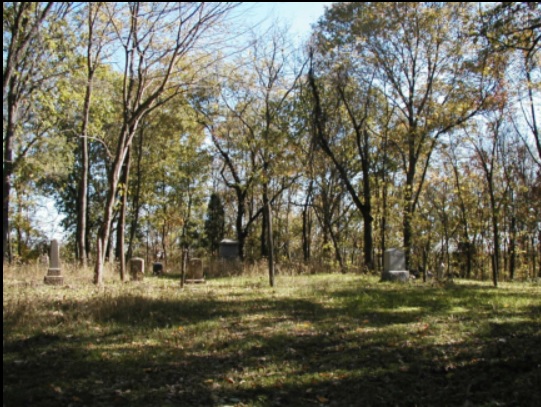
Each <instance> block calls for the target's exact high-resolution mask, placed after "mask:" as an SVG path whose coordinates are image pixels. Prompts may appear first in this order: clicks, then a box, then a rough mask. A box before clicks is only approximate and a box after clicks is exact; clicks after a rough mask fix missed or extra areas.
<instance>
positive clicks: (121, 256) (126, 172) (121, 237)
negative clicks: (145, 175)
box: [116, 148, 131, 281]
mask: <svg viewBox="0 0 541 407" xmlns="http://www.w3.org/2000/svg"><path fill="white" fill-rule="evenodd" d="M130 150H131V148H128V153H127V154H126V161H125V163H124V166H123V169H122V177H121V180H120V183H121V185H122V200H121V204H120V213H119V216H118V226H117V231H116V233H117V247H116V249H117V259H118V261H119V269H120V280H121V281H126V253H125V248H124V241H125V236H126V233H125V231H126V212H127V206H128V182H129V179H130V166H131V153H130Z"/></svg>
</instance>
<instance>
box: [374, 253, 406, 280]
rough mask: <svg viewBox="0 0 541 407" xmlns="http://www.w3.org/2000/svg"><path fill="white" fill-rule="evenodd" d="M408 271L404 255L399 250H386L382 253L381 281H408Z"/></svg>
mask: <svg viewBox="0 0 541 407" xmlns="http://www.w3.org/2000/svg"><path fill="white" fill-rule="evenodd" d="M409 274H410V273H409V271H408V270H406V255H405V254H404V252H403V251H402V250H400V249H388V250H385V253H383V273H382V274H381V281H400V282H403V283H406V282H408V281H409V277H410V275H409Z"/></svg>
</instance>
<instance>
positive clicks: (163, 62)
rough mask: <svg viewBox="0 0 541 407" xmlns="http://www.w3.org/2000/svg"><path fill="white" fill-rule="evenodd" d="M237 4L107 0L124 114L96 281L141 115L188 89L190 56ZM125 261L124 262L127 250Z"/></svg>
mask: <svg viewBox="0 0 541 407" xmlns="http://www.w3.org/2000/svg"><path fill="white" fill-rule="evenodd" d="M235 6H236V5H235V4H234V3H220V2H219V3H205V2H202V3H171V4H170V3H129V4H128V5H127V6H125V5H123V6H121V5H119V4H111V3H107V7H106V10H107V12H108V14H109V18H110V19H111V20H112V21H113V26H114V30H115V32H116V35H117V38H116V40H117V41H118V44H119V46H120V47H121V49H122V51H123V54H124V64H123V69H124V85H123V96H122V105H123V115H122V118H123V120H122V127H121V130H120V132H119V137H118V144H117V148H116V150H115V152H114V157H113V161H112V167H111V171H110V173H109V177H108V182H109V186H108V193H107V200H106V203H105V207H104V215H103V224H102V228H101V229H100V233H99V237H98V239H97V247H98V256H97V261H96V266H95V269H94V283H95V284H102V282H103V264H104V261H105V242H107V241H108V240H109V235H110V233H111V223H112V220H113V210H114V206H115V200H116V196H117V192H118V187H119V183H120V176H121V172H122V168H123V167H124V163H125V160H126V157H127V154H128V150H129V149H130V146H131V143H132V141H133V138H134V136H135V135H136V133H137V128H138V127H139V124H140V122H141V120H142V119H143V118H144V117H145V116H146V115H147V114H149V113H150V112H152V111H153V110H155V109H156V108H158V107H159V106H163V105H164V104H165V103H167V102H168V101H169V100H171V99H173V98H175V97H176V96H177V95H178V94H181V93H183V92H186V91H187V85H188V84H189V82H190V78H187V77H182V75H181V73H182V70H183V69H184V68H185V67H186V65H185V64H186V63H187V62H188V61H187V59H186V58H187V56H188V55H189V54H190V53H193V52H194V51H195V49H196V46H198V45H199V44H200V43H202V41H203V40H204V38H205V35H209V34H210V31H211V30H212V29H213V28H215V26H216V24H217V23H218V22H220V21H221V20H223V19H224V18H225V16H226V15H227V13H228V12H229V11H231V10H232V9H233V8H234V7H235ZM119 7H123V8H122V9H119ZM121 249H123V248H121ZM120 261H121V267H122V264H123V262H124V261H125V259H124V256H121V259H120Z"/></svg>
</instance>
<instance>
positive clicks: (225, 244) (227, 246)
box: [218, 239, 239, 260]
mask: <svg viewBox="0 0 541 407" xmlns="http://www.w3.org/2000/svg"><path fill="white" fill-rule="evenodd" d="M218 255H219V257H220V258H221V259H228V260H234V259H237V258H238V257H239V242H237V241H236V240H230V239H224V240H222V241H221V242H220V246H219V249H218Z"/></svg>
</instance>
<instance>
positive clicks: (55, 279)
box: [43, 239, 64, 285]
mask: <svg viewBox="0 0 541 407" xmlns="http://www.w3.org/2000/svg"><path fill="white" fill-rule="evenodd" d="M43 281H44V283H45V284H48V285H62V284H64V277H62V270H60V247H59V245H58V240H56V239H55V240H53V241H52V242H51V253H50V256H49V269H48V270H47V275H46V276H45V278H44V280H43Z"/></svg>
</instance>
